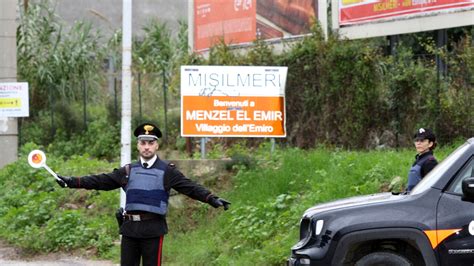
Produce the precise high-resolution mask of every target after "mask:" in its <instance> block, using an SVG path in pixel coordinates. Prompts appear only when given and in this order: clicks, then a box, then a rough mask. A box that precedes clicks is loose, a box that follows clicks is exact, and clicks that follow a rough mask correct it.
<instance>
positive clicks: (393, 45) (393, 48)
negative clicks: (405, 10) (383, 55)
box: [389, 35, 402, 148]
mask: <svg viewBox="0 0 474 266" xmlns="http://www.w3.org/2000/svg"><path fill="white" fill-rule="evenodd" d="M399 41H400V36H399V35H391V36H389V42H390V43H389V47H390V54H391V55H392V56H393V58H397V56H398V53H397V46H398V43H399ZM390 86H391V87H392V90H393V89H394V88H393V86H395V85H393V84H390ZM395 97H398V95H395ZM392 101H393V102H395V106H393V109H392V111H393V113H394V114H395V118H394V119H395V121H394V122H395V123H394V124H395V146H396V147H397V148H398V147H399V146H400V131H401V128H402V127H401V123H402V122H401V120H402V119H401V117H400V110H399V99H392Z"/></svg>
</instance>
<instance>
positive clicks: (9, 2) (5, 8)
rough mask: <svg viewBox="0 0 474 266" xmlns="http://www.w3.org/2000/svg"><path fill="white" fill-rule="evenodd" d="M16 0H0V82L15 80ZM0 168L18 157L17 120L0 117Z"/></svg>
mask: <svg viewBox="0 0 474 266" xmlns="http://www.w3.org/2000/svg"><path fill="white" fill-rule="evenodd" d="M16 17H17V0H1V2H0V82H16V27H17V22H16ZM0 149H1V152H0V168H2V167H3V166H4V165H6V164H8V163H11V162H14V161H16V160H17V157H18V122H17V119H16V118H7V117H0Z"/></svg>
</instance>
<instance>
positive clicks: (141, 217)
mask: <svg viewBox="0 0 474 266" xmlns="http://www.w3.org/2000/svg"><path fill="white" fill-rule="evenodd" d="M158 217H160V215H158V214H154V213H141V214H127V213H125V214H124V215H123V219H124V220H126V221H133V222H140V221H146V220H151V219H156V218H158Z"/></svg>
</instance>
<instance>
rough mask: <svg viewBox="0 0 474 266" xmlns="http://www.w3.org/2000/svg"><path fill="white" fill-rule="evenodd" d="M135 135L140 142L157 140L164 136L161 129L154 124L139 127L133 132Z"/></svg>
mask: <svg viewBox="0 0 474 266" xmlns="http://www.w3.org/2000/svg"><path fill="white" fill-rule="evenodd" d="M133 135H135V137H137V138H138V139H139V140H156V139H158V138H161V136H162V134H161V131H160V129H159V128H158V127H157V126H155V125H153V124H152V123H144V124H141V125H139V126H138V127H137V128H136V129H135V131H134V132H133Z"/></svg>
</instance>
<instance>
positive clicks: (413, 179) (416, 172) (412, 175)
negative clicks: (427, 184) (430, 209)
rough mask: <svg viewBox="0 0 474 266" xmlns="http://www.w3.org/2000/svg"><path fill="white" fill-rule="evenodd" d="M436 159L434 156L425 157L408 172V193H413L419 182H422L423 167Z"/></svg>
mask: <svg viewBox="0 0 474 266" xmlns="http://www.w3.org/2000/svg"><path fill="white" fill-rule="evenodd" d="M432 158H434V156H433V155H428V156H424V157H423V158H421V159H420V160H419V161H418V162H416V164H415V165H413V166H412V167H411V168H410V171H409V172H408V185H407V191H411V190H412V189H413V188H414V187H415V186H416V185H417V184H418V182H420V181H421V166H422V165H423V164H424V163H425V162H426V161H427V160H428V159H432Z"/></svg>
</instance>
